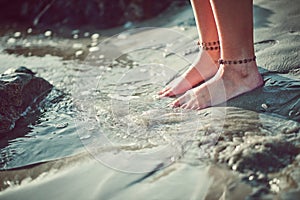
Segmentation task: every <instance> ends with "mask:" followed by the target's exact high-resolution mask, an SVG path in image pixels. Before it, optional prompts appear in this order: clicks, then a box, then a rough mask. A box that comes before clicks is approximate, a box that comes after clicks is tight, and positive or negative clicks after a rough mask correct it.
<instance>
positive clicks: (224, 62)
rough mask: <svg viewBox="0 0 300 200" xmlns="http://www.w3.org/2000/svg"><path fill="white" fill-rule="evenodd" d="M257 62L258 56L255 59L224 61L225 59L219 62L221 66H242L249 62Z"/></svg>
mask: <svg viewBox="0 0 300 200" xmlns="http://www.w3.org/2000/svg"><path fill="white" fill-rule="evenodd" d="M255 60H256V56H254V57H253V58H245V59H242V60H223V59H219V60H218V62H219V64H220V65H226V64H229V65H230V64H234V65H236V64H242V63H248V62H253V61H255Z"/></svg>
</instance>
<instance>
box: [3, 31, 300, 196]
mask: <svg viewBox="0 0 300 200" xmlns="http://www.w3.org/2000/svg"><path fill="white" fill-rule="evenodd" d="M139 34H140V35H139ZM157 34H158V35H159V34H162V33H157ZM147 35H149V34H145V33H143V32H138V33H136V34H132V33H128V34H127V35H126V34H124V35H122V37H120V36H119V37H115V38H113V39H111V40H109V42H108V43H107V44H103V46H100V47H99V50H98V51H92V52H90V53H87V49H86V50H85V53H86V54H85V55H87V56H86V57H85V59H83V57H82V58H79V59H75V60H74V55H75V53H76V51H77V49H73V50H68V51H66V52H64V49H67V47H70V46H72V44H70V40H68V39H57V38H55V39H54V41H51V40H50V39H49V40H45V42H43V43H42V44H39V42H38V41H39V40H37V38H38V36H36V37H35V36H33V37H31V38H29V39H27V40H29V41H30V43H31V44H32V46H33V47H32V48H23V47H17V48H16V47H14V46H12V47H11V46H9V47H8V46H7V44H4V42H5V41H6V39H7V37H6V38H5V37H2V48H3V49H8V48H9V49H10V50H9V51H8V50H6V52H8V53H10V55H8V54H6V53H1V54H0V60H1V66H4V67H3V68H1V70H2V71H5V70H6V69H8V68H9V67H10V66H16V67H17V66H19V65H25V66H27V67H29V68H30V69H32V70H33V71H36V72H38V75H39V76H41V77H43V78H45V79H46V80H48V81H49V82H50V83H52V84H53V85H54V86H55V89H53V90H52V91H51V93H50V94H49V95H48V96H47V98H46V99H45V100H44V101H43V102H42V104H41V106H39V107H38V109H37V110H35V111H34V112H32V113H29V115H28V116H27V117H26V118H25V119H23V120H22V121H20V122H19V123H18V125H17V127H16V128H15V129H14V130H13V131H11V132H10V133H9V134H8V135H7V136H6V137H4V138H3V139H1V142H0V155H1V160H0V168H1V169H2V170H3V169H12V168H19V167H24V166H27V165H30V164H35V163H41V162H46V161H50V160H53V159H59V158H64V157H67V156H72V155H78V154H79V153H82V152H86V151H88V152H89V153H90V154H91V155H92V156H94V158H95V159H96V160H99V161H100V162H102V163H103V164H105V165H106V166H109V167H111V168H114V169H116V170H120V171H126V172H149V171H151V170H153V169H157V168H158V169H161V168H165V167H168V166H170V165H172V164H174V163H185V164H188V165H191V166H201V165H204V164H207V163H218V164H221V165H223V166H225V167H227V168H228V169H231V170H233V171H236V172H238V173H239V174H240V176H241V178H242V179H243V180H245V181H246V182H247V183H248V184H250V185H252V186H253V187H262V188H265V189H266V190H267V191H273V192H275V193H277V192H279V191H281V190H283V189H285V188H289V187H292V186H291V185H290V183H287V182H284V181H279V182H278V181H277V180H281V179H284V177H287V176H293V175H291V173H292V172H291V171H289V170H288V169H290V168H291V169H293V170H299V167H298V166H297V160H298V159H299V152H300V136H299V130H300V124H299V95H300V87H299V81H298V80H296V79H295V77H292V76H288V75H281V76H278V75H275V74H272V73H271V74H270V73H267V72H266V73H264V72H263V73H264V78H265V81H266V86H265V87H264V88H261V89H258V90H256V91H253V92H251V93H249V94H246V95H244V96H242V97H240V98H238V99H234V100H233V101H230V102H228V105H231V106H234V107H224V105H222V106H219V107H214V108H208V109H205V110H202V111H187V110H181V109H171V108H169V107H168V106H167V105H168V104H169V103H170V102H171V101H172V99H168V98H165V99H158V98H157V95H156V92H157V91H158V90H159V89H160V88H162V87H163V86H164V85H165V84H166V83H167V82H168V81H169V80H170V79H172V78H173V77H174V76H176V74H177V71H180V70H183V69H184V68H185V67H186V66H188V64H189V60H188V59H183V58H182V57H180V56H178V55H188V56H191V57H190V58H193V55H195V52H194V51H193V50H191V51H190V53H186V51H185V50H186V49H185V50H184V48H179V46H180V45H178V44H176V43H175V42H172V40H174V38H175V39H176V38H177V35H176V34H175V35H173V36H174V37H170V41H169V42H168V41H167V44H168V45H167V46H166V45H164V44H160V43H159V42H158V43H157V42H156V41H151V40H147V39H145V38H144V37H146V36H147ZM156 37H157V36H156ZM120 38H121V39H120ZM122 38H125V39H126V40H123V39H122ZM136 39H140V40H143V41H147V42H145V44H146V45H148V47H149V48H145V49H140V48H136V49H135V48H134V47H135V46H134V45H137V44H140V42H139V41H136ZM128 41H129V43H127V42H128ZM19 42H20V41H19ZM73 42H74V41H73ZM76 42H77V41H76ZM81 42H82V43H83V44H85V45H86V44H88V42H89V41H88V40H83V41H81ZM112 42H113V44H115V45H116V46H115V47H114V48H117V50H118V51H119V52H118V51H116V49H114V48H111V47H112V46H111V45H109V44H111V43H112ZM130 42H132V43H130ZM9 45H10V44H9ZM51 45H52V46H55V50H54V49H53V48H49V46H51ZM176 45H177V46H176ZM168 46H169V47H170V46H172V49H173V50H174V49H175V50H176V52H177V53H178V54H172V53H168V51H167V50H166V49H167V47H168ZM110 48H111V49H110ZM189 48H190V47H189ZM71 49H72V48H71ZM128 49H129V50H128ZM41 51H44V52H45V53H43V54H39V53H40V52H41ZM38 52H39V53H38ZM55 52H56V53H55ZM57 52H59V53H57ZM114 52H117V53H116V55H114ZM166 52H167V54H166ZM29 53H30V55H31V56H28V54H29ZM46 54H52V55H46ZM32 55H33V56H32ZM53 55H54V56H53ZM57 55H59V56H61V57H57ZM166 55H167V56H166ZM27 56H28V57H27ZM38 56H41V57H38ZM278 92H279V94H281V96H280V95H278ZM274 96H275V97H276V98H277V99H274ZM255 97H256V98H255ZM249 99H250V100H249ZM241 102H242V103H241ZM263 104H265V105H263ZM285 105H288V106H285ZM250 110H252V111H250ZM111 158H114V159H111ZM115 158H118V159H115ZM128 160H129V161H130V162H131V163H128ZM278 188H279V189H278Z"/></svg>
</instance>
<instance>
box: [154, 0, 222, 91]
mask: <svg viewBox="0 0 300 200" xmlns="http://www.w3.org/2000/svg"><path fill="white" fill-rule="evenodd" d="M191 3H192V7H193V12H194V16H195V20H196V24H197V29H198V33H199V36H200V38H199V40H200V41H201V42H213V41H218V40H219V37H218V32H217V27H216V23H215V20H214V16H213V12H212V8H211V5H210V3H209V0H191ZM219 58H220V51H219V50H213V51H203V50H201V51H200V54H199V56H198V58H197V60H196V62H195V63H193V64H192V65H191V66H190V68H189V69H188V70H187V71H186V72H185V73H184V74H183V75H182V76H180V77H179V78H177V79H175V80H174V81H173V82H172V83H170V84H169V85H167V86H166V87H165V88H164V89H163V90H161V91H160V92H159V94H160V95H161V96H174V95H177V94H181V93H184V92H186V91H187V90H189V89H191V88H192V87H194V86H195V85H197V84H199V83H200V82H202V81H204V80H207V79H209V78H211V77H212V76H213V75H215V73H216V72H217V70H218V65H216V63H215V61H216V60H218V59H219Z"/></svg>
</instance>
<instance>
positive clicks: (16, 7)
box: [0, 0, 174, 30]
mask: <svg viewBox="0 0 300 200" xmlns="http://www.w3.org/2000/svg"><path fill="white" fill-rule="evenodd" d="M173 2H174V1H172V0H164V1H155V2H154V1H151V0H114V1H111V0H93V1H85V0H69V1H42V2H41V1H40V0H15V1H9V0H2V1H0V22H1V21H3V22H8V21H9V22H20V23H22V24H24V23H25V24H28V25H32V24H34V25H36V26H38V25H41V26H45V25H66V26H68V27H71V28H72V29H75V30H76V29H77V28H78V27H80V26H82V25H93V26H94V27H97V28H111V27H115V26H122V25H124V24H127V25H128V22H130V23H132V22H137V21H142V20H145V19H148V18H151V17H153V16H156V15H158V14H159V13H161V12H162V11H163V10H165V9H166V8H167V7H168V6H169V5H170V4H171V3H173Z"/></svg>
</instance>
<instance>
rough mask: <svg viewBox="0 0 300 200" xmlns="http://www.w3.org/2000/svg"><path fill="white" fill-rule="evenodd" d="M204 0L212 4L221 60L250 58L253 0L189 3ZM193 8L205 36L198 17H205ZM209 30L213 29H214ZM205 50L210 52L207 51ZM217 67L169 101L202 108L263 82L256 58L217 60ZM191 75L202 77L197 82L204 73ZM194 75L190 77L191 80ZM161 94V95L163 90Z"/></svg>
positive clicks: (253, 87) (200, 18) (251, 53)
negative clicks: (210, 76) (236, 62)
mask: <svg viewBox="0 0 300 200" xmlns="http://www.w3.org/2000/svg"><path fill="white" fill-rule="evenodd" d="M204 2H206V3H204ZM207 4H208V5H210V6H211V8H212V13H213V18H214V22H215V25H216V28H217V35H218V38H219V41H220V45H221V47H220V58H222V59H223V60H243V59H249V58H253V57H254V44H253V11H252V9H253V6H252V5H253V2H252V0H242V1H241V0H210V1H208V0H206V1H205V0H193V1H192V5H193V6H194V7H195V6H200V7H202V6H203V5H207ZM194 11H195V12H194V13H195V15H196V16H195V18H196V20H197V21H198V22H197V23H198V25H199V34H200V38H202V34H203V36H204V37H206V36H207V37H208V35H210V34H209V33H207V35H206V34H205V33H206V32H207V31H206V32H205V31H201V30H202V28H201V26H202V24H201V23H202V22H201V21H202V19H205V18H203V17H202V15H203V13H202V12H197V9H194ZM198 15H200V16H198ZM205 15H206V14H205ZM209 19H210V20H211V18H207V19H206V20H209ZM210 23H211V22H209V23H208V22H207V24H210ZM207 24H206V25H207ZM204 26H205V25H204ZM208 31H209V30H208ZM212 31H214V29H213V30H212ZM211 35H213V34H211ZM202 39H203V38H202ZM202 54H203V53H202ZM208 54H209V53H207V54H206V55H208ZM209 55H210V54H209ZM203 64H205V63H203ZM199 66H200V64H199ZM201 66H202V63H201ZM203 68H205V67H203ZM201 69H202V68H197V70H199V71H200V73H199V74H202V72H201ZM217 69H218V70H217V71H215V68H212V69H210V70H211V72H212V73H213V72H215V75H214V76H213V77H212V78H211V79H210V80H208V81H206V82H204V83H202V84H200V85H199V86H197V87H194V88H192V89H189V90H188V91H187V92H185V93H184V94H183V95H182V96H180V97H179V98H178V99H176V100H175V101H174V102H172V104H171V105H172V106H174V107H181V108H186V109H203V108H206V107H208V106H213V105H217V104H220V103H223V102H225V101H227V100H228V99H231V98H233V97H235V96H238V95H240V94H243V93H245V92H249V91H251V90H253V89H255V88H257V87H259V86H261V85H263V79H262V77H261V75H260V74H259V72H258V68H257V65H256V62H255V61H251V62H247V63H241V64H240V63H238V64H220V65H219V66H217ZM192 72H194V71H191V72H190V73H191V74H193V73H192ZM205 73H206V72H205ZM194 77H200V79H201V78H202V80H200V79H199V80H200V81H199V83H200V82H201V81H203V76H202V77H201V76H196V75H195V76H194ZM187 78H188V77H187ZM194 79H195V78H194ZM194 79H192V80H193V81H194ZM190 85H192V84H190ZM193 86H194V85H193ZM193 86H192V87H193ZM176 87H177V88H180V87H181V86H180V84H179V85H177V86H176ZM177 90H178V89H177ZM175 95H176V93H175ZM162 96H164V94H162ZM165 96H168V95H165Z"/></svg>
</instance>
